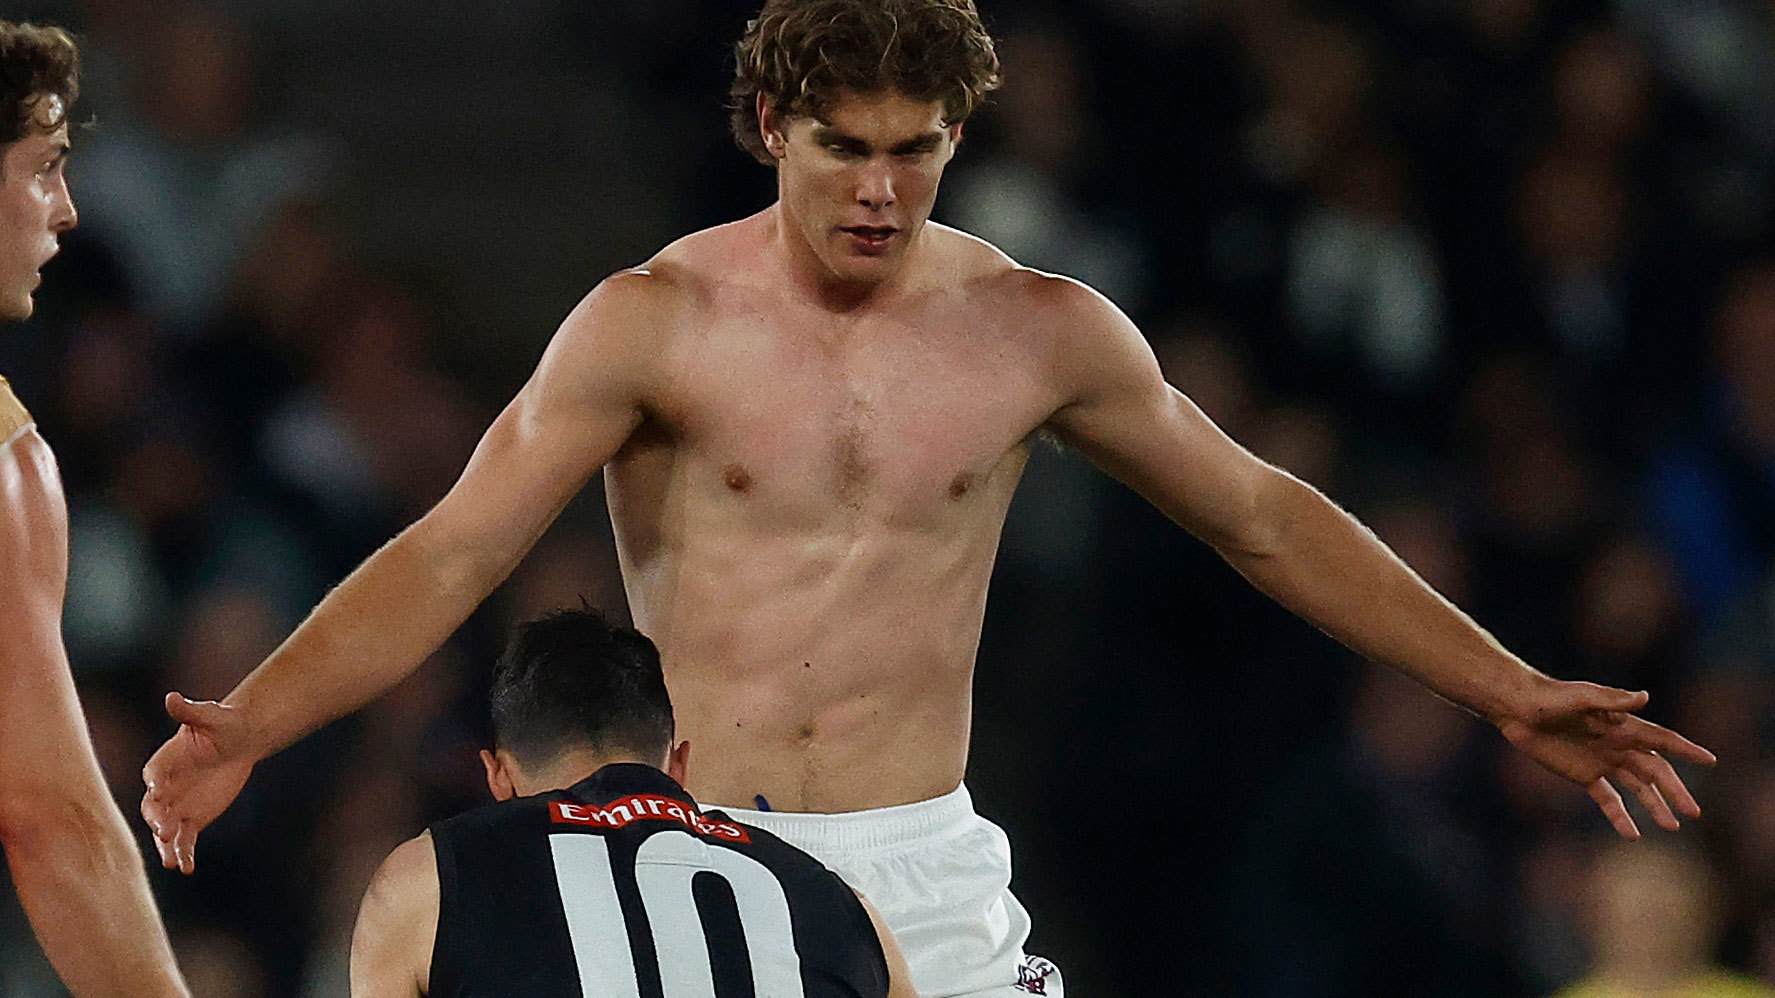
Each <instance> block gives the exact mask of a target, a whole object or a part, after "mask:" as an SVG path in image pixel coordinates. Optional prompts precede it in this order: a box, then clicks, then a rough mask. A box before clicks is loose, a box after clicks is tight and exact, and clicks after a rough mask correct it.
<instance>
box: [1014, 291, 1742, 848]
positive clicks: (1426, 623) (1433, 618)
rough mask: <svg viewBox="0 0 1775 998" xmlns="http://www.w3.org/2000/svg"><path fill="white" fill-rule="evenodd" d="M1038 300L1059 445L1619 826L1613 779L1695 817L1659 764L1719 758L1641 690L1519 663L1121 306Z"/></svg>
mask: <svg viewBox="0 0 1775 998" xmlns="http://www.w3.org/2000/svg"><path fill="white" fill-rule="evenodd" d="M1050 282H1051V283H1049V284H1047V285H1045V286H1044V287H1042V288H1041V289H1040V291H1039V294H1040V295H1041V296H1042V297H1044V298H1046V299H1051V300H1049V301H1046V302H1045V304H1046V305H1047V306H1048V307H1047V308H1046V309H1045V314H1049V315H1054V316H1057V317H1058V319H1057V320H1048V321H1058V322H1061V323H1063V324H1064V326H1063V327H1057V328H1056V329H1055V330H1054V339H1055V342H1056V343H1057V344H1058V349H1057V350H1056V353H1055V359H1054V361H1053V369H1054V371H1055V372H1056V373H1055V377H1056V379H1057V385H1058V387H1059V390H1060V391H1061V393H1062V394H1061V397H1062V399H1063V400H1064V404H1063V405H1062V406H1061V407H1060V408H1059V410H1058V411H1057V412H1056V413H1055V415H1054V416H1053V417H1052V419H1051V420H1050V426H1051V427H1052V428H1053V429H1054V430H1055V432H1056V433H1058V434H1059V435H1060V436H1061V437H1062V438H1063V439H1065V440H1067V441H1068V442H1070V443H1072V444H1074V445H1075V446H1077V447H1078V448H1079V449H1080V450H1081V451H1083V452H1084V453H1085V454H1086V455H1088V456H1089V457H1091V458H1092V460H1094V461H1095V462H1097V464H1098V465H1099V466H1101V467H1102V468H1104V470H1106V471H1108V472H1109V473H1110V474H1112V475H1114V476H1115V477H1117V478H1119V479H1120V480H1122V481H1123V482H1125V483H1126V484H1128V485H1129V486H1131V487H1133V488H1134V489H1135V490H1137V491H1138V492H1140V493H1141V495H1143V496H1145V497H1146V498H1147V499H1148V500H1149V501H1151V502H1152V503H1153V504H1154V505H1155V506H1157V507H1158V508H1159V509H1160V510H1162V511H1163V512H1164V513H1165V514H1166V515H1168V516H1170V517H1171V518H1172V519H1173V520H1175V521H1177V522H1178V523H1179V524H1181V525H1183V526H1184V527H1185V528H1187V529H1189V530H1190V531H1191V532H1192V533H1194V534H1196V535H1197V536H1198V537H1201V538H1202V539H1203V540H1205V541H1207V542H1208V543H1210V544H1212V545H1213V546H1214V548H1215V549H1216V550H1217V551H1218V552H1219V553H1220V554H1221V556H1222V557H1224V558H1225V559H1226V560H1227V561H1228V562H1229V563H1230V564H1231V565H1232V566H1233V567H1234V568H1235V569H1237V570H1238V571H1239V573H1240V574H1241V575H1243V576H1245V578H1247V579H1249V580H1250V581H1251V582H1252V583H1253V584H1254V585H1256V586H1257V587H1258V588H1259V589H1261V590H1263V591H1264V592H1265V593H1267V594H1269V595H1270V596H1271V597H1273V598H1274V599H1275V600H1276V601H1277V602H1279V603H1281V604H1282V605H1284V606H1286V607H1288V608H1289V609H1290V610H1293V611H1294V612H1295V613H1297V614H1299V615H1300V616H1302V617H1303V618H1305V619H1306V620H1308V621H1309V622H1311V623H1312V624H1314V625H1315V626H1317V627H1319V628H1320V629H1321V630H1323V631H1325V632H1326V633H1327V634H1330V635H1331V636H1332V637H1334V638H1336V639H1337V640H1339V641H1341V642H1343V643H1344V644H1345V645H1347V646H1349V647H1350V648H1351V649H1353V650H1354V651H1356V652H1357V653H1358V654H1361V655H1363V656H1364V657H1366V658H1369V659H1372V660H1374V661H1377V662H1381V663H1383V664H1386V665H1390V666H1393V667H1394V668H1397V669H1399V670H1400V671H1402V672H1404V673H1406V674H1407V675H1409V676H1411V677H1413V678H1415V679H1417V680H1418V681H1419V682H1422V683H1423V684H1424V685H1426V686H1428V687H1430V688H1431V689H1432V690H1434V691H1436V692H1437V693H1438V694H1440V695H1441V696H1443V697H1445V698H1447V699H1449V700H1452V701H1454V702H1455V703H1457V704H1460V705H1462V706H1464V707H1466V708H1467V709H1469V710H1471V711H1473V712H1474V713H1476V714H1479V715H1480V716H1482V717H1484V718H1486V719H1488V720H1490V721H1491V722H1492V723H1493V724H1495V725H1496V726H1497V727H1498V728H1499V730H1500V731H1502V732H1503V734H1504V736H1505V737H1506V738H1508V739H1509V740H1510V742H1511V743H1512V744H1514V745H1515V746H1516V747H1518V748H1520V749H1522V750H1523V751H1525V752H1528V753H1529V754H1530V755H1532V756H1534V758H1535V759H1536V760H1537V761H1538V762H1540V763H1541V764H1542V765H1543V766H1546V767H1547V768H1549V769H1551V770H1552V771H1554V772H1556V773H1559V774H1560V775H1562V776H1565V777H1567V778H1569V779H1572V780H1574V781H1576V782H1578V783H1580V784H1582V785H1583V786H1584V787H1585V788H1586V789H1587V790H1588V791H1589V793H1590V795H1591V797H1592V798H1593V799H1595V801H1596V802H1597V805H1598V806H1599V807H1600V808H1601V809H1602V811H1603V813H1604V814H1605V815H1606V816H1607V817H1608V818H1609V820H1610V822H1611V823H1613V824H1614V826H1615V828H1616V830H1617V831H1619V832H1620V833H1621V834H1622V835H1623V836H1625V837H1628V838H1637V837H1638V835H1639V830H1638V828H1637V827H1636V826H1635V825H1634V822H1633V819H1632V817H1631V816H1630V815H1629V814H1628V813H1627V809H1626V808H1625V807H1624V806H1623V804H1622V801H1621V797H1620V795H1619V793H1618V792H1617V791H1616V790H1615V787H1614V786H1613V785H1612V784H1611V781H1613V782H1614V783H1618V784H1620V785H1623V786H1625V787H1627V788H1628V789H1629V790H1630V791H1632V792H1633V793H1634V795H1635V796H1637V797H1638V798H1639V799H1640V801H1641V802H1642V803H1644V804H1645V806H1646V809H1647V810H1648V811H1650V812H1651V814H1652V815H1653V817H1654V818H1655V819H1656V820H1657V821H1658V823H1659V824H1660V825H1662V826H1664V827H1665V828H1670V829H1674V828H1676V827H1677V825H1678V817H1677V815H1678V813H1681V814H1683V815H1687V816H1689V817H1696V816H1698V815H1699V814H1700V807H1699V806H1698V805H1697V804H1696V803H1695V800H1694V798H1693V797H1692V796H1690V794H1689V792H1688V789H1687V788H1686V787H1685V786H1684V785H1683V782H1682V780H1681V779H1680V778H1679V777H1678V776H1677V774H1676V772H1675V770H1673V769H1672V768H1671V766H1670V763H1669V762H1668V761H1666V759H1665V758H1664V756H1665V755H1670V756H1675V757H1679V758H1684V759H1688V760H1691V761H1694V762H1701V763H1709V764H1711V763H1712V762H1713V755H1712V753H1710V752H1708V751H1707V750H1706V749H1703V748H1701V747H1700V746H1698V745H1696V744H1694V743H1693V742H1690V741H1689V740H1688V739H1686V738H1683V737H1682V736H1681V735H1678V734H1677V733H1675V732H1673V731H1670V730H1668V729H1665V728H1662V727H1659V726H1658V725H1655V724H1652V723H1650V722H1648V721H1645V720H1643V719H1641V718H1639V717H1637V716H1634V714H1633V713H1632V712H1634V711H1637V710H1639V709H1640V708H1642V707H1644V706H1645V703H1646V697H1645V694H1644V693H1629V692H1626V691H1624V690H1616V689H1610V688H1608V687H1602V686H1596V685H1593V684H1590V683H1571V682H1560V681H1558V680H1555V679H1552V678H1550V677H1548V676H1546V675H1544V674H1543V673H1541V672H1539V671H1537V670H1535V669H1533V668H1531V667H1530V666H1528V665H1527V664H1526V663H1524V662H1523V661H1522V660H1521V659H1519V658H1517V657H1516V656H1515V655H1512V654H1511V653H1510V652H1509V651H1508V650H1506V649H1505V648H1504V647H1503V646H1502V645H1501V644H1499V643H1498V641H1497V640H1496V639H1495V638H1493V637H1492V636H1491V635H1490V634H1489V633H1487V632H1486V631H1485V630H1484V629H1482V628H1480V627H1479V626H1478V625H1477V624H1475V623H1474V622H1473V620H1472V618H1470V617H1468V616H1467V615H1466V614H1464V613H1462V612H1461V611H1460V610H1459V609H1457V608H1456V607H1455V606H1454V605H1453V604H1451V603H1449V602H1448V601H1447V600H1446V599H1443V598H1442V596H1441V595H1439V594H1438V593H1437V592H1436V591H1435V590H1433V589H1431V588H1430V587H1429V585H1427V584H1426V583H1425V582H1424V581H1423V579H1421V578H1419V577H1418V575H1417V573H1415V572H1413V571H1412V570H1411V569H1410V568H1408V567H1407V566H1406V565H1405V563H1404V562H1402V561H1401V560H1400V559H1399V558H1398V556H1396V555H1395V554H1393V552H1392V551H1391V550H1389V549H1388V548H1387V546H1386V545H1385V544H1383V543H1381V541H1380V540H1379V539H1378V538H1376V537H1375V536H1374V534H1373V533H1372V532H1370V531H1369V530H1368V529H1367V528H1366V527H1364V526H1362V524H1360V523H1358V522H1357V521H1356V519H1355V518H1354V517H1352V516H1350V515H1349V514H1348V513H1345V512H1344V511H1343V510H1341V509H1339V508H1338V507H1337V506H1336V505H1334V504H1333V503H1332V502H1331V501H1330V500H1328V499H1326V498H1325V497H1324V496H1323V495H1321V494H1320V493H1319V492H1318V491H1317V490H1315V489H1314V488H1313V487H1312V486H1310V485H1307V484H1306V483H1304V482H1302V481H1300V480H1299V479H1297V478H1295V477H1293V476H1292V475H1289V474H1288V473H1287V472H1285V471H1282V470H1280V469H1278V468H1275V467H1273V466H1271V465H1269V464H1266V463H1264V462H1263V461H1260V460H1258V459H1257V458H1256V457H1254V456H1253V455H1252V454H1251V453H1250V452H1248V451H1246V450H1245V449H1244V448H1243V447H1240V446H1239V445H1238V444H1236V443H1234V442H1233V441H1232V440H1231V439H1229V438H1228V437H1227V436H1226V434H1224V433H1222V432H1221V431H1220V429H1219V428H1218V427H1216V426H1215V425H1214V424H1213V423H1212V422H1211V421H1209V419H1208V418H1207V417H1206V416H1204V415H1203V414H1202V412H1201V410H1200V409H1197V408H1196V406H1195V405H1194V403H1192V402H1190V400H1189V399H1188V398H1186V397H1184V396H1183V394H1182V393H1180V392H1178V391H1177V390H1176V389H1175V388H1172V387H1171V386H1169V385H1167V384H1166V383H1165V381H1164V377H1163V375H1162V374H1161V373H1160V371H1159V367H1158V363H1157V361H1156V360H1154V358H1153V355H1152V352H1151V350H1150V349H1149V348H1148V347H1147V345H1146V342H1145V340H1144V339H1143V338H1142V337H1141V336H1140V333H1139V331H1138V330H1137V329H1135V328H1134V326H1133V324H1132V323H1131V322H1129V321H1128V319H1127V317H1126V316H1124V315H1122V313H1121V312H1120V311H1119V310H1117V309H1116V308H1115V306H1114V305H1112V304H1110V303H1109V302H1108V301H1106V300H1105V299H1103V298H1102V297H1101V296H1099V295H1097V294H1096V293H1095V292H1093V291H1090V290H1089V289H1087V288H1084V287H1083V286H1082V285H1078V284H1076V283H1074V282H1070V281H1064V280H1063V279H1059V278H1054V279H1050Z"/></svg>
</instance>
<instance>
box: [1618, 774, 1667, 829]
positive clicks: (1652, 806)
mask: <svg viewBox="0 0 1775 998" xmlns="http://www.w3.org/2000/svg"><path fill="white" fill-rule="evenodd" d="M1614 776H1615V779H1617V780H1620V781H1621V785H1622V786H1624V787H1626V788H1627V790H1628V792H1629V793H1631V794H1633V796H1635V797H1637V798H1639V802H1640V803H1641V804H1643V805H1644V806H1645V809H1646V810H1647V811H1649V812H1651V815H1652V820H1653V821H1656V822H1657V823H1658V827H1659V828H1662V829H1664V830H1665V831H1667V832H1674V831H1676V830H1677V829H1679V828H1681V827H1682V822H1680V821H1678V820H1677V819H1676V812H1674V811H1672V810H1671V809H1670V802H1669V801H1666V800H1665V799H1664V795H1663V794H1660V793H1659V792H1658V788H1657V786H1656V785H1654V784H1652V783H1650V782H1647V781H1646V780H1643V779H1641V778H1640V776H1639V774H1638V773H1635V772H1634V771H1633V770H1631V769H1625V768H1623V769H1617V770H1615V773H1614Z"/></svg>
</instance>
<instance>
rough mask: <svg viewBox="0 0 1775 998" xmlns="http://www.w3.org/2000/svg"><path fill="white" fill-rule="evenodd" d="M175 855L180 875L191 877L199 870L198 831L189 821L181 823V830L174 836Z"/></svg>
mask: <svg viewBox="0 0 1775 998" xmlns="http://www.w3.org/2000/svg"><path fill="white" fill-rule="evenodd" d="M173 855H174V857H175V858H176V859H177V860H178V863H179V872H180V873H183V874H185V875H186V876H190V875H191V874H192V872H193V871H195V870H196V869H197V831H196V830H195V829H194V828H192V827H191V823H190V822H189V821H181V822H179V830H178V832H176V833H175V834H174V835H173Z"/></svg>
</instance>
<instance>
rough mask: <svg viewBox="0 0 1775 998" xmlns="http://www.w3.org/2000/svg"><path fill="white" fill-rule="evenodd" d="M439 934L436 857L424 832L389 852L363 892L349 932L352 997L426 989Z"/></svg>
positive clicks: (392, 996) (405, 997)
mask: <svg viewBox="0 0 1775 998" xmlns="http://www.w3.org/2000/svg"><path fill="white" fill-rule="evenodd" d="M437 937H438V857H437V851H436V850H435V849H433V848H432V844H431V833H430V832H425V833H423V834H421V835H420V836H419V837H418V838H414V839H409V840H407V841H406V842H403V843H401V845H400V846H399V847H397V848H396V849H395V851H394V852H391V853H389V854H388V858H387V859H386V860H383V861H382V867H381V868H380V869H378V870H377V871H376V876H375V877H374V878H372V879H371V880H370V887H369V889H368V890H366V891H365V892H364V901H363V904H362V906H360V907H359V908H358V914H357V927H356V928H355V929H353V930H352V933H351V995H352V998H414V996H416V995H423V994H426V993H427V992H428V991H430V990H431V953H432V946H433V945H434V943H436V941H437Z"/></svg>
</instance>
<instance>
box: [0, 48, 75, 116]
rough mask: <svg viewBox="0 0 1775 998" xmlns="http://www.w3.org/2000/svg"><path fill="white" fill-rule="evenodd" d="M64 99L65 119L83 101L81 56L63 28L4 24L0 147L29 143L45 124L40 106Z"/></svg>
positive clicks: (0, 53)
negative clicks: (51, 98)
mask: <svg viewBox="0 0 1775 998" xmlns="http://www.w3.org/2000/svg"><path fill="white" fill-rule="evenodd" d="M48 96H55V97H59V98H61V101H62V115H63V117H66V116H67V113H68V108H69V107H71V106H72V105H73V103H74V98H76V97H78V96H80V50H79V49H77V48H76V47H75V46H74V39H73V37H72V36H70V35H69V34H68V33H67V32H66V31H63V30H62V29H61V28H52V27H45V26H43V25H37V24H14V23H12V22H11V21H0V145H5V144H7V143H11V142H16V141H18V140H19V139H21V138H24V137H25V133H26V132H27V130H29V129H31V128H37V127H41V126H43V125H45V124H47V125H49V126H50V127H51V128H54V127H56V126H57V125H60V124H61V121H60V120H59V119H58V120H56V121H51V122H43V121H41V120H38V119H37V118H36V117H35V113H36V109H37V102H38V101H40V100H42V99H43V98H44V97H48Z"/></svg>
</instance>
